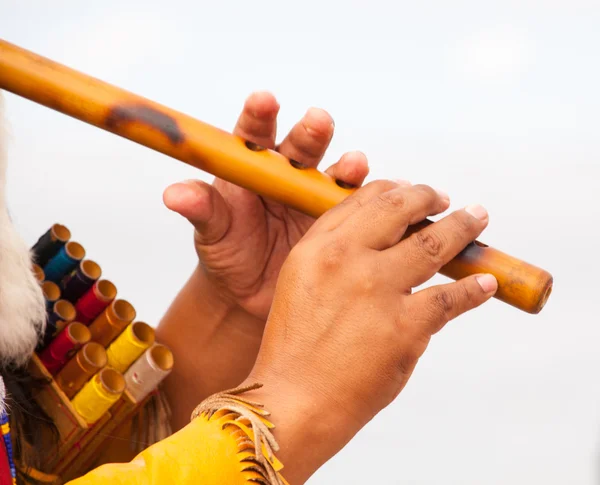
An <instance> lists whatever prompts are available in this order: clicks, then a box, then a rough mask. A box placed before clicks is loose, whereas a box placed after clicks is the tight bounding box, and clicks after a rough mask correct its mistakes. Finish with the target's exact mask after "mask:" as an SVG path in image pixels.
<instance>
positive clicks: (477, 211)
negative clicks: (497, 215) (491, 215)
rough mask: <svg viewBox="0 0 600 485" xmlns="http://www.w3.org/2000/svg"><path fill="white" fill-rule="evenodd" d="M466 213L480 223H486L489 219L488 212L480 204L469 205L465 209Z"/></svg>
mask: <svg viewBox="0 0 600 485" xmlns="http://www.w3.org/2000/svg"><path fill="white" fill-rule="evenodd" d="M465 212H467V213H469V214H471V215H472V216H473V217H475V218H476V219H479V220H480V221H485V220H486V219H487V218H488V213H487V211H486V210H485V209H484V208H483V207H482V206H480V205H479V204H473V205H468V206H467V207H465Z"/></svg>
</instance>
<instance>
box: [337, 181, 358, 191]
mask: <svg viewBox="0 0 600 485" xmlns="http://www.w3.org/2000/svg"><path fill="white" fill-rule="evenodd" d="M335 183H336V184H338V185H339V186H340V187H341V188H342V189H355V188H356V185H352V184H348V183H346V182H344V181H343V180H337V179H336V181H335Z"/></svg>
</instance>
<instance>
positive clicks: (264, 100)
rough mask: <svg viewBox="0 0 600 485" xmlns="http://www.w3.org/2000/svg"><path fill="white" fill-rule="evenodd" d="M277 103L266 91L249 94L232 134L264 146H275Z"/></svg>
mask: <svg viewBox="0 0 600 485" xmlns="http://www.w3.org/2000/svg"><path fill="white" fill-rule="evenodd" d="M278 113H279V103H278V102H277V100H276V99H275V97H274V96H273V95H272V94H271V93H268V92H263V91H260V92H256V93H253V94H251V95H250V96H249V97H248V98H247V99H246V102H245V103H244V108H243V110H242V113H241V114H240V116H239V118H238V120H237V123H236V125H235V128H234V130H233V134H234V135H237V136H241V137H242V138H244V139H245V140H249V141H252V142H254V143H257V144H258V145H261V146H263V147H265V148H275V139H276V136H277V114H278Z"/></svg>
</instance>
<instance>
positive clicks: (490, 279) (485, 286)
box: [475, 274, 498, 293]
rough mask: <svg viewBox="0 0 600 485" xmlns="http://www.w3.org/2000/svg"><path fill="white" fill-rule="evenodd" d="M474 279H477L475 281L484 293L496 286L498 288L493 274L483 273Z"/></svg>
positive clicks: (493, 289)
mask: <svg viewBox="0 0 600 485" xmlns="http://www.w3.org/2000/svg"><path fill="white" fill-rule="evenodd" d="M475 279H476V280H477V283H479V286H481V289H482V290H483V291H485V292H486V293H489V292H490V291H495V290H496V288H498V282H497V281H496V278H495V277H494V275H491V274H483V275H480V276H477V277H476V278H475Z"/></svg>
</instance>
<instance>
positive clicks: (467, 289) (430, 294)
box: [408, 274, 498, 336]
mask: <svg viewBox="0 0 600 485" xmlns="http://www.w3.org/2000/svg"><path fill="white" fill-rule="evenodd" d="M497 289H498V282H497V281H496V278H495V277H494V276H493V275H491V274H479V275H474V276H468V277H467V278H463V279H461V280H458V281H456V282H453V283H448V284H445V285H439V286H432V287H430V288H427V289H424V290H421V291H419V292H417V293H415V294H413V295H412V296H410V297H409V298H408V305H409V310H412V311H411V314H414V315H416V316H415V318H414V319H413V321H414V324H415V325H417V326H418V327H420V328H418V331H422V332H424V333H425V335H426V336H431V335H433V334H434V333H436V332H439V331H440V330H441V329H442V328H443V327H444V325H446V323H448V322H449V321H450V320H453V319H454V318H456V317H458V316H459V315H462V314H463V313H466V312H468V311H470V310H473V309H474V308H477V307H478V306H480V305H482V304H483V303H485V302H486V301H487V300H489V299H490V298H491V297H492V296H493V295H494V294H495V293H496V290H497ZM420 315H422V316H420Z"/></svg>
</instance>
